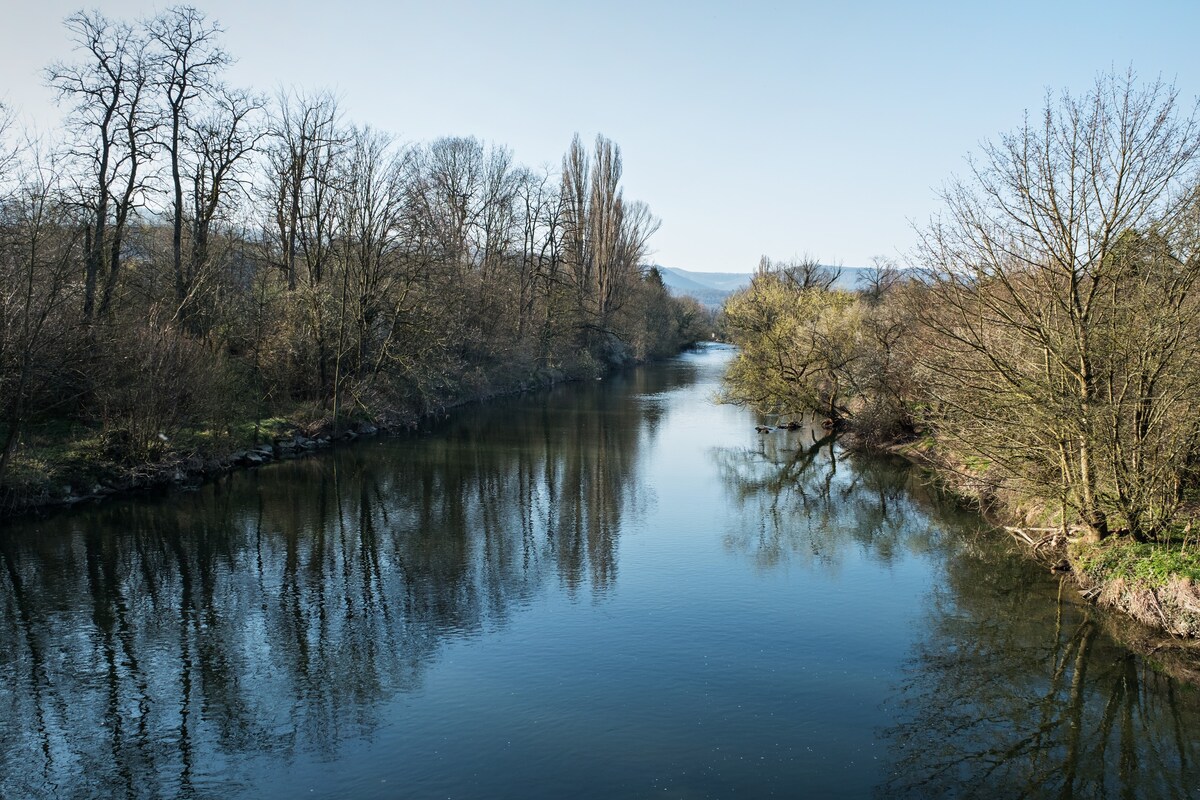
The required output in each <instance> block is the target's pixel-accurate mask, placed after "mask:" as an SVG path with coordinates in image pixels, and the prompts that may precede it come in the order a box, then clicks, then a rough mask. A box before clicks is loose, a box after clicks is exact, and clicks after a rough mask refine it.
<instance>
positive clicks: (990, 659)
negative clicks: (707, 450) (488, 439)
mask: <svg viewBox="0 0 1200 800" xmlns="http://www.w3.org/2000/svg"><path fill="white" fill-rule="evenodd" d="M716 458H717V461H718V464H719V466H720V469H721V472H722V474H723V476H724V478H725V485H726V487H727V489H728V492H729V496H730V500H731V502H733V503H735V504H737V505H738V506H739V507H740V508H744V509H747V510H748V511H749V512H750V516H751V517H753V518H757V519H758V520H759V521H760V522H759V525H758V527H757V528H756V529H751V528H750V527H748V526H747V527H742V528H740V529H738V530H737V531H735V532H732V533H730V534H729V535H727V537H726V545H727V547H729V548H730V549H731V550H732V551H734V552H737V553H741V554H745V555H748V556H750V557H751V558H752V559H753V561H754V562H755V563H756V564H757V565H759V566H760V567H762V568H768V569H770V568H775V567H777V566H779V565H780V564H782V563H785V562H791V561H797V560H798V561H800V562H801V563H804V564H808V565H815V566H818V567H820V568H822V569H825V570H830V569H834V570H836V569H837V568H838V565H839V563H840V562H841V561H842V560H843V559H844V558H845V557H846V556H847V554H848V553H849V552H851V551H854V552H861V553H865V554H866V555H867V556H868V557H869V558H872V559H876V560H878V561H879V562H880V563H883V564H888V563H890V562H892V561H893V560H894V559H896V557H897V556H898V555H899V554H900V553H902V552H903V553H911V554H935V555H936V559H935V561H934V563H935V564H936V565H937V573H938V581H937V583H935V585H934V586H933V587H932V588H931V589H930V590H929V592H928V594H927V598H926V601H925V611H924V613H923V615H922V616H923V619H922V620H921V624H920V630H921V635H920V636H919V637H918V640H917V643H916V644H915V646H914V647H913V648H912V652H911V654H910V658H909V659H908V662H907V664H906V668H905V671H904V676H903V677H902V678H901V679H900V680H899V681H898V683H897V686H896V690H895V692H894V695H893V697H892V698H891V699H890V700H889V701H888V703H887V706H888V707H889V709H890V713H891V716H892V717H893V719H894V720H895V722H894V724H891V725H888V726H886V727H884V728H881V729H880V730H879V732H878V735H879V736H880V737H881V738H882V739H883V741H884V742H885V743H886V745H887V747H888V751H889V756H890V758H891V764H890V767H889V770H888V774H887V777H886V779H885V782H884V783H883V784H882V785H880V786H879V787H878V789H877V792H876V793H877V794H878V795H879V796H883V797H901V796H903V797H1057V798H1073V797H1095V798H1105V797H1126V798H1135V797H1136V798H1156V797H1161V798H1172V797H1176V798H1178V797H1200V739H1198V738H1197V737H1196V736H1195V733H1194V731H1196V730H1200V692H1198V691H1197V688H1196V687H1194V686H1190V685H1187V684H1181V683H1178V682H1176V681H1175V680H1173V679H1171V678H1170V677H1167V676H1164V675H1162V674H1160V673H1158V672H1155V671H1154V670H1153V669H1152V668H1151V667H1150V665H1148V664H1147V663H1146V662H1145V661H1144V660H1143V659H1142V658H1140V657H1139V656H1137V655H1135V654H1133V653H1131V652H1130V651H1128V650H1127V649H1125V648H1123V647H1121V646H1120V645H1119V644H1117V643H1116V642H1114V640H1113V639H1112V638H1111V637H1109V636H1108V635H1107V633H1106V632H1105V626H1104V624H1103V623H1104V622H1109V623H1111V622H1112V620H1111V619H1109V620H1101V619H1099V618H1098V615H1099V614H1101V613H1103V612H1100V611H1098V610H1097V609H1095V608H1093V607H1091V606H1089V605H1087V604H1086V603H1083V602H1082V601H1081V600H1080V599H1079V598H1078V595H1077V594H1076V593H1075V591H1074V590H1073V589H1072V588H1071V586H1070V584H1069V579H1067V578H1062V577H1053V576H1050V575H1047V574H1046V573H1045V572H1044V571H1043V570H1042V569H1039V568H1038V567H1036V566H1035V565H1033V564H1031V563H1030V562H1029V560H1028V559H1027V558H1025V557H1024V556H1023V554H1022V553H1020V552H1018V551H1016V550H1015V549H1014V548H1013V547H1011V546H1010V543H1009V542H1007V540H1006V539H1005V538H1004V537H999V536H998V535H996V533H995V532H994V531H990V530H988V529H987V528H986V526H983V525H982V524H981V523H980V521H979V520H978V518H974V517H973V516H972V515H970V514H967V513H964V512H963V511H962V510H961V509H958V508H956V507H955V505H954V504H953V502H951V501H948V500H946V499H944V498H941V497H939V496H938V495H937V494H936V493H931V492H930V491H927V490H926V488H925V487H923V486H921V485H920V484H919V483H918V482H917V481H916V472H915V470H913V469H912V468H911V467H909V466H908V465H907V464H905V463H903V462H896V461H891V460H888V459H876V458H861V457H855V456H850V455H848V454H845V453H842V452H841V451H840V450H839V448H838V447H837V445H836V444H835V443H834V441H833V440H832V438H831V437H828V436H825V435H823V432H821V431H812V430H805V431H799V432H795V433H790V434H788V435H787V436H786V437H784V436H781V435H774V436H770V437H763V438H762V439H760V440H759V442H758V446H757V447H755V448H742V449H724V450H718V451H717V452H716Z"/></svg>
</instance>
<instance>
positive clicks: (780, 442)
mask: <svg viewBox="0 0 1200 800" xmlns="http://www.w3.org/2000/svg"><path fill="white" fill-rule="evenodd" d="M731 357H732V351H731V350H729V349H728V348H724V347H722V346H718V345H713V346H708V347H705V348H702V349H700V350H698V351H696V352H693V353H689V354H686V355H684V356H682V357H680V358H678V359H675V360H672V361H670V362H668V363H666V364H661V365H654V366H649V367H644V368H640V369H637V370H634V371H631V372H628V373H623V374H621V375H618V376H615V377H613V378H610V379H608V380H605V381H598V382H589V383H584V384H574V385H566V386H560V387H558V388H556V389H554V390H552V391H549V392H545V393H541V394H536V395H528V396H525V397H522V398H516V399H512V400H505V401H499V402H495V403H492V404H489V405H486V406H481V407H478V408H472V409H467V410H463V411H461V412H458V413H456V415H455V417H454V418H453V419H452V420H451V421H449V422H446V423H444V424H442V425H440V426H436V427H434V428H433V429H432V430H429V431H426V432H423V433H421V434H414V435H411V436H404V437H393V438H381V439H375V440H370V441H360V442H359V443H356V444H354V445H349V446H344V447H340V448H337V449H335V450H333V451H330V452H327V453H323V454H319V455H316V456H313V457H310V458H306V459H302V460H296V461H288V462H282V463H276V464H272V465H269V466H266V467H262V468H259V469H256V470H252V471H246V472H241V473H235V474H232V475H229V476H227V477H225V478H223V479H221V480H219V481H217V482H215V483H212V484H209V485H207V486H205V487H203V488H201V489H199V490H197V491H192V492H176V493H172V494H165V495H163V496H159V497H144V496H143V497H138V498H131V499H125V500H119V501H112V502H108V503H105V504H102V505H99V506H95V507H92V508H88V509H76V510H74V511H71V512H69V513H60V514H55V515H52V516H50V517H48V518H45V519H40V520H38V519H31V520H24V521H19V522H16V523H11V524H9V525H7V526H6V528H5V529H4V530H3V531H0V559H2V562H3V563H2V564H0V797H3V798H9V799H11V800H17V798H27V797H29V798H76V797H79V798H84V797H88V798H91V797H95V798H110V797H113V798H117V797H121V798H124V797H128V798H175V797H180V798H242V797H244V798H294V797H320V798H343V797H351V798H393V797H405V798H408V797H414V798H426V797H428V798H435V797H436V798H446V797H449V798H498V797H508V798H564V797H572V798H625V797H630V798H640V797H666V798H706V797H734V796H738V797H767V796H780V797H804V796H808V797H871V796H885V797H893V796H913V797H934V796H947V797H957V796H980V797H989V798H990V797H1017V796H1032V797H1043V796H1046V797H1048V796H1055V797H1118V796H1127V797H1138V798H1153V797H1164V798H1166V797H1200V789H1198V788H1197V787H1200V742H1198V739H1197V734H1196V732H1197V731H1200V692H1197V690H1196V689H1195V688H1194V687H1192V686H1190V685H1187V684H1183V683H1179V682H1176V681H1174V680H1173V679H1171V678H1169V677H1165V676H1164V675H1161V674H1159V673H1158V672H1156V671H1155V670H1153V669H1152V668H1151V666H1150V665H1148V664H1147V663H1146V661H1144V660H1143V659H1142V658H1141V657H1139V656H1137V655H1135V654H1132V653H1130V652H1129V651H1127V650H1125V649H1124V648H1122V647H1121V646H1120V645H1119V644H1117V643H1116V642H1115V641H1114V640H1113V639H1112V638H1111V637H1110V635H1109V633H1108V629H1109V625H1110V624H1111V623H1110V622H1108V621H1106V619H1105V618H1104V617H1102V616H1100V615H1098V613H1097V612H1096V611H1095V610H1093V609H1090V608H1088V607H1087V606H1086V605H1084V604H1081V603H1080V602H1079V600H1078V598H1077V597H1076V596H1075V595H1074V593H1073V592H1071V591H1070V590H1069V588H1067V587H1065V586H1063V585H1061V584H1060V579H1059V578H1057V577H1055V576H1053V575H1051V574H1049V572H1048V571H1046V570H1045V569H1043V568H1041V567H1039V566H1037V565H1036V564H1033V563H1031V562H1029V561H1028V560H1026V559H1024V558H1021V557H1020V554H1019V553H1017V552H1015V551H1014V549H1013V546H1012V545H1011V544H1010V543H1009V542H1007V541H1006V540H1005V537H1003V535H999V534H997V533H996V531H994V530H993V529H991V528H989V527H988V526H987V525H985V524H984V523H983V522H982V521H981V520H979V519H978V518H977V517H974V516H972V515H971V514H968V513H965V512H963V511H961V510H959V509H956V508H955V507H954V506H953V505H952V504H950V503H948V502H945V501H943V500H940V499H939V498H938V496H937V495H936V494H935V493H933V492H931V491H930V490H928V489H927V488H926V487H925V486H924V485H923V483H922V482H921V480H920V478H919V476H918V475H916V474H915V473H914V471H913V470H911V469H910V468H909V467H907V465H905V464H902V463H893V462H888V461H881V460H877V459H865V458H860V457H853V456H851V455H850V454H847V453H844V452H842V451H841V450H840V449H839V448H838V446H837V445H836V444H834V443H831V442H828V441H824V440H823V439H822V438H821V437H822V432H821V431H820V430H819V429H816V430H799V431H793V432H783V431H774V432H771V433H769V434H759V433H756V431H755V428H754V426H755V424H756V419H755V417H754V416H753V414H751V413H750V412H749V411H746V410H744V409H741V408H736V407H732V406H723V405H717V404H715V403H714V402H713V396H714V394H715V392H716V391H717V389H718V388H719V385H720V379H721V375H722V373H723V371H724V368H725V366H726V364H727V363H728V360H729V359H730V358H731Z"/></svg>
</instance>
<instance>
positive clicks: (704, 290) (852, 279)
mask: <svg viewBox="0 0 1200 800" xmlns="http://www.w3.org/2000/svg"><path fill="white" fill-rule="evenodd" d="M655 266H657V267H658V273H659V274H660V275H662V279H663V285H665V286H666V287H667V291H669V292H670V293H671V294H673V295H677V296H686V297H694V298H696V299H697V300H699V301H700V302H701V303H702V304H703V305H706V306H708V307H709V308H720V307H721V306H723V305H724V304H725V299H726V298H727V297H729V295H731V294H733V293H734V292H736V291H737V290H739V289H744V288H745V287H747V286H749V285H750V279H751V278H753V277H754V273H752V272H693V271H692V270H687V269H679V268H678V267H664V266H662V265H658V264H656V265H655ZM840 269H841V274H840V275H838V279H837V282H836V283H835V284H834V286H835V287H837V288H838V289H844V290H846V291H853V290H855V289H857V288H858V287H859V285H860V284H861V283H862V281H863V280H864V278H865V276H866V274H867V272H868V271H869V269H870V268H869V267H841V268H840Z"/></svg>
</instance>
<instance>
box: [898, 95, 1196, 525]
mask: <svg viewBox="0 0 1200 800" xmlns="http://www.w3.org/2000/svg"><path fill="white" fill-rule="evenodd" d="M1198 148H1200V131H1198V128H1197V121H1196V113H1195V110H1194V109H1193V110H1182V111H1181V109H1180V108H1179V101H1178V96H1177V92H1176V90H1175V89H1174V88H1173V87H1170V86H1167V85H1164V84H1163V83H1161V82H1155V83H1152V84H1149V85H1141V84H1139V83H1138V82H1137V81H1136V79H1135V77H1134V76H1133V75H1132V74H1128V73H1127V74H1124V75H1107V76H1103V77H1101V78H1099V79H1098V80H1097V81H1096V83H1095V85H1094V86H1093V87H1092V88H1091V89H1090V90H1089V91H1088V92H1087V93H1086V94H1085V95H1083V96H1082V97H1073V96H1071V95H1069V94H1066V93H1064V94H1062V95H1061V96H1059V97H1053V96H1048V97H1047V100H1046V104H1045V107H1044V108H1043V110H1042V112H1041V113H1040V114H1039V115H1037V116H1036V117H1031V118H1027V119H1026V121H1025V123H1024V124H1023V125H1022V126H1021V127H1019V128H1018V129H1016V130H1015V131H1013V132H1011V133H1008V134H1006V135H1004V136H1002V137H1001V138H1000V139H999V140H998V141H996V142H992V143H989V144H987V145H985V146H984V148H983V153H982V157H981V158H980V159H979V160H978V161H972V162H970V171H969V173H968V175H967V177H966V178H963V179H959V180H955V181H953V182H952V183H951V184H950V185H949V186H948V188H947V189H946V190H945V192H944V202H945V212H944V213H943V215H942V216H941V217H940V218H939V219H936V220H935V221H934V222H933V223H932V224H931V225H930V227H929V228H928V229H927V230H926V231H925V232H924V236H923V242H922V254H923V257H924V261H925V264H926V266H927V268H928V272H927V280H928V281H929V284H930V286H931V290H932V292H933V300H932V302H929V303H928V304H927V305H926V307H925V308H924V309H923V314H922V316H923V322H924V329H925V333H926V339H925V342H924V343H923V345H922V347H921V348H920V349H919V351H918V352H917V353H916V357H917V359H918V361H919V362H920V363H921V365H922V367H923V368H924V373H925V378H926V380H927V381H928V383H929V386H930V389H931V396H932V404H931V406H930V412H929V421H930V422H932V423H933V424H934V426H935V427H936V429H937V430H938V431H939V432H940V434H941V436H942V437H943V441H944V442H945V444H946V445H947V447H948V448H949V449H951V450H954V451H955V452H957V453H958V454H959V455H960V456H961V457H962V460H963V462H964V463H973V464H975V465H976V466H978V467H986V470H987V471H988V472H989V474H990V477H991V479H992V480H994V481H995V482H997V483H998V484H1000V485H1002V486H1010V487H1013V488H1015V489H1017V490H1019V491H1021V492H1023V493H1024V494H1026V495H1028V496H1032V497H1033V498H1037V499H1040V500H1043V501H1047V502H1057V503H1058V504H1060V505H1061V509H1062V514H1063V517H1064V525H1065V524H1066V522H1065V520H1066V518H1067V517H1070V516H1073V517H1077V518H1078V519H1079V520H1080V521H1081V522H1082V524H1083V526H1084V527H1085V528H1086V529H1088V530H1089V531H1090V532H1091V533H1092V534H1093V535H1094V536H1095V537H1097V538H1102V537H1104V536H1106V535H1107V534H1108V533H1109V532H1110V528H1112V527H1115V526H1114V525H1112V524H1111V521H1112V520H1114V519H1116V520H1117V521H1118V522H1119V523H1121V524H1123V525H1125V526H1127V527H1129V528H1130V529H1132V530H1134V531H1135V532H1136V531H1137V530H1138V529H1139V528H1142V527H1150V528H1153V527H1154V526H1156V525H1160V524H1161V523H1162V521H1163V520H1164V519H1165V518H1167V517H1169V514H1170V511H1171V499H1172V498H1171V497H1167V496H1166V495H1164V494H1163V493H1161V492H1158V493H1154V492H1150V493H1146V492H1142V491H1140V490H1138V491H1130V490H1129V489H1130V487H1131V486H1132V483H1131V482H1130V480H1129V478H1130V476H1138V477H1137V478H1136V480H1135V481H1134V482H1137V483H1141V484H1144V483H1145V482H1146V480H1150V479H1151V477H1150V476H1153V478H1152V480H1153V481H1166V482H1167V483H1168V484H1171V483H1172V478H1171V477H1170V475H1172V474H1173V475H1175V477H1176V478H1177V477H1178V469H1181V468H1182V465H1183V463H1184V462H1185V461H1186V460H1187V458H1188V456H1187V453H1188V452H1190V450H1191V449H1192V443H1193V442H1194V439H1195V427H1196V426H1195V424H1194V422H1184V421H1183V420H1184V419H1185V418H1186V419H1187V420H1192V419H1194V418H1195V415H1196V414H1197V411H1196V408H1197V406H1196V405H1194V403H1195V400H1196V396H1195V393H1194V386H1193V384H1194V383H1195V381H1194V379H1193V378H1192V377H1190V376H1192V375H1193V373H1194V370H1195V366H1194V365H1193V363H1192V359H1193V357H1194V354H1195V343H1194V337H1195V323H1194V309H1193V302H1192V301H1191V299H1190V298H1191V287H1192V285H1193V283H1194V280H1195V273H1196V271H1197V270H1198V269H1200V261H1197V259H1196V257H1195V255H1194V252H1188V247H1189V245H1188V244H1187V243H1186V241H1185V236H1184V234H1185V233H1186V231H1187V226H1184V225H1182V224H1181V220H1182V219H1183V218H1184V217H1185V216H1186V215H1187V214H1188V213H1189V209H1191V208H1192V207H1193V206H1194V202H1195V200H1194V197H1195V196H1194V194H1192V193H1191V190H1192V187H1193V186H1194V185H1195V184H1194V181H1195V177H1196V170H1195V167H1196V163H1197V154H1198ZM1150 232H1154V237H1155V241H1156V242H1158V243H1159V244H1157V245H1155V247H1153V248H1151V247H1146V246H1138V247H1134V246H1132V245H1131V243H1130V242H1131V240H1130V238H1129V237H1131V236H1139V235H1141V234H1142V233H1150ZM1160 293H1161V294H1160ZM1156 297H1158V298H1159V299H1160V300H1161V302H1158V301H1156V300H1154V298H1156ZM1168 384H1170V386H1169V387H1168ZM1139 409H1140V410H1139ZM1132 415H1138V417H1137V418H1138V419H1140V420H1142V422H1141V423H1133V424H1132V428H1131V425H1130V424H1126V422H1127V421H1129V420H1131V419H1132V418H1133V417H1132ZM1168 420H1171V422H1170V423H1169V424H1168ZM1139 425H1140V431H1141V432H1140V433H1138V434H1137V436H1139V437H1141V438H1140V441H1141V444H1138V443H1137V442H1136V441H1135V440H1134V439H1131V438H1130V436H1131V434H1132V433H1133V432H1134V431H1135V430H1138V429H1139ZM1147 425H1149V426H1150V427H1149V428H1148V427H1146V426H1147ZM1156 426H1157V427H1156ZM1151 428H1154V429H1155V430H1151ZM1168 428H1169V429H1170V432H1169V433H1168ZM1160 434H1161V435H1162V436H1168V437H1171V438H1174V437H1180V438H1179V439H1178V447H1175V448H1165V447H1164V448H1158V449H1156V447H1151V446H1149V444H1150V441H1151V440H1152V439H1153V440H1156V441H1157V440H1158V439H1157V437H1159V436H1160ZM1172 449H1173V452H1172V454H1170V455H1168V453H1167V451H1168V450H1172ZM1156 454H1157V455H1156ZM1159 457H1161V458H1165V459H1167V462H1160V463H1159V464H1158V465H1157V466H1154V467H1151V465H1150V463H1149V462H1147V460H1146V459H1150V460H1153V459H1155V458H1159ZM1135 462H1136V463H1135ZM1122 484H1124V488H1122ZM1151 495H1153V496H1151ZM1173 496H1174V495H1172V497H1173Z"/></svg>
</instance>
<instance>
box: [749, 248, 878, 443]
mask: <svg viewBox="0 0 1200 800" xmlns="http://www.w3.org/2000/svg"><path fill="white" fill-rule="evenodd" d="M806 263H807V262H806ZM812 263H813V264H815V263H816V262H815V261H813V262H812ZM792 266H793V265H790V264H776V265H772V264H771V262H770V261H769V260H768V259H766V258H765V257H764V259H763V261H762V262H760V264H759V270H758V272H757V273H756V274H755V276H754V278H753V280H752V281H751V283H750V286H749V287H748V288H747V289H745V290H743V291H741V292H739V293H738V294H736V295H734V296H733V297H731V298H730V299H729V300H728V301H727V302H726V304H725V327H726V330H728V332H729V334H730V336H731V337H732V339H733V341H734V342H735V343H736V344H737V345H738V347H739V348H740V352H739V353H738V357H737V359H736V360H735V361H734V362H733V364H732V365H731V366H730V368H729V372H728V374H727V375H726V378H725V381H726V389H725V396H726V399H727V400H730V401H733V402H739V403H746V404H748V405H751V406H753V407H755V408H757V409H758V410H760V411H765V412H767V413H774V414H802V413H809V412H813V413H823V414H826V415H828V417H829V418H830V419H831V420H834V421H838V420H842V419H846V418H849V417H851V416H853V413H854V409H853V408H852V407H851V406H852V401H854V400H856V399H857V398H858V396H859V395H860V391H859V383H860V380H859V375H858V371H859V367H860V365H861V364H862V363H864V360H865V359H866V358H867V355H868V345H869V342H868V341H867V339H866V338H865V337H864V335H863V334H864V322H865V307H864V305H863V304H862V303H861V302H860V301H859V300H858V299H857V298H856V297H855V296H854V295H852V294H850V293H849V292H843V291H836V290H831V289H829V288H828V287H829V285H830V284H824V283H822V282H821V281H816V282H815V283H810V282H806V281H802V280H801V281H797V280H796V277H797V272H796V271H795V270H793V269H792ZM805 274H808V275H810V276H811V275H814V274H816V273H815V272H813V271H806V272H805ZM835 277H836V276H835Z"/></svg>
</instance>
